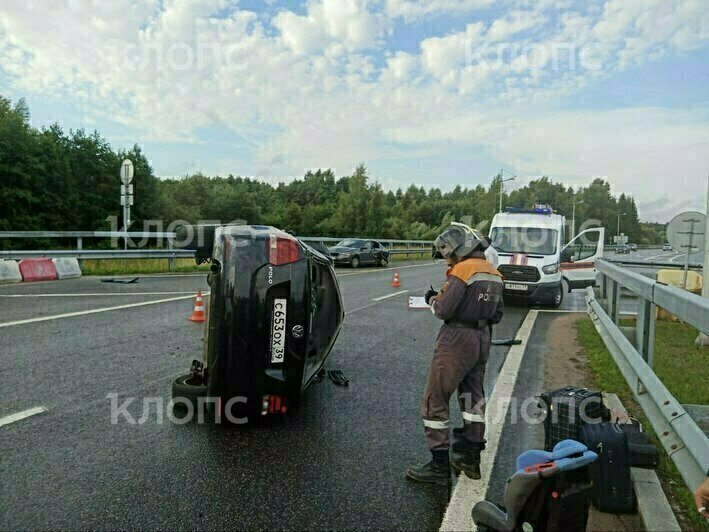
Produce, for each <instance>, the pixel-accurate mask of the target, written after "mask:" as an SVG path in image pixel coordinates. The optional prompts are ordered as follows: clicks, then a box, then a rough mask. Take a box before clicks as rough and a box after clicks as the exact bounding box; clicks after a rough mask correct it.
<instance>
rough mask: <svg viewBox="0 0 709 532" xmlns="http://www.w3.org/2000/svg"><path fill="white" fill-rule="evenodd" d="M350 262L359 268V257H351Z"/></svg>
mask: <svg viewBox="0 0 709 532" xmlns="http://www.w3.org/2000/svg"><path fill="white" fill-rule="evenodd" d="M350 264H351V265H352V267H353V268H359V257H352V260H351V261H350Z"/></svg>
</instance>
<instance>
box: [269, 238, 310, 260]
mask: <svg viewBox="0 0 709 532" xmlns="http://www.w3.org/2000/svg"><path fill="white" fill-rule="evenodd" d="M301 258H302V253H301V251H300V246H298V243H297V242H296V241H295V240H293V239H292V238H283V237H278V236H275V235H271V236H270V237H269V238H268V262H269V263H270V264H273V265H274V266H281V265H282V264H290V263H291V262H296V261H298V260H300V259H301Z"/></svg>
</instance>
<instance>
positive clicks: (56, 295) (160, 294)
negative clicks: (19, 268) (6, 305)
mask: <svg viewBox="0 0 709 532" xmlns="http://www.w3.org/2000/svg"><path fill="white" fill-rule="evenodd" d="M183 294H193V295H194V294H195V292H194V291H193V290H191V291H182V292H93V293H85V294H81V293H78V294H0V297H6V298H14V297H17V298H19V297H102V296H175V295H183Z"/></svg>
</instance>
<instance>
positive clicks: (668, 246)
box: [662, 244, 672, 251]
mask: <svg viewBox="0 0 709 532" xmlns="http://www.w3.org/2000/svg"><path fill="white" fill-rule="evenodd" d="M662 251H672V246H670V245H669V244H665V245H664V246H662Z"/></svg>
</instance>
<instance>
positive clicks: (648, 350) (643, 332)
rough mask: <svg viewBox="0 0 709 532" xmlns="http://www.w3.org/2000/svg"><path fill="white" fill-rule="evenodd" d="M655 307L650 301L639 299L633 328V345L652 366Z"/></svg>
mask: <svg viewBox="0 0 709 532" xmlns="http://www.w3.org/2000/svg"><path fill="white" fill-rule="evenodd" d="M656 314H657V308H656V307H655V305H654V304H653V303H652V302H651V301H647V300H644V299H641V300H640V302H639V305H638V319H637V325H636V329H635V347H636V348H637V350H638V353H640V355H641V356H642V357H643V360H644V361H645V362H647V365H648V366H650V367H651V368H652V363H653V358H654V351H655V316H656Z"/></svg>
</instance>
